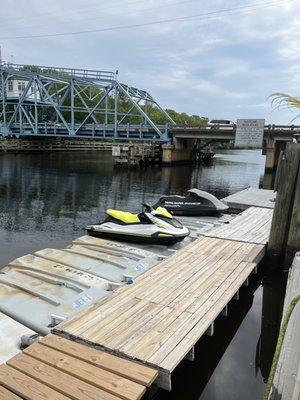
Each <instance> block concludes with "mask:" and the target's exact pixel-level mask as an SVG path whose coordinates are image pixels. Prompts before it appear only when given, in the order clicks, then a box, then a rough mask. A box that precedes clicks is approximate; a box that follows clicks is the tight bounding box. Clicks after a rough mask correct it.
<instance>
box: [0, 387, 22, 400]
mask: <svg viewBox="0 0 300 400" xmlns="http://www.w3.org/2000/svg"><path fill="white" fill-rule="evenodd" d="M0 399H2V400H22V399H21V397H19V396H17V395H16V394H14V393H12V392H11V391H10V390H8V389H5V387H3V386H0Z"/></svg>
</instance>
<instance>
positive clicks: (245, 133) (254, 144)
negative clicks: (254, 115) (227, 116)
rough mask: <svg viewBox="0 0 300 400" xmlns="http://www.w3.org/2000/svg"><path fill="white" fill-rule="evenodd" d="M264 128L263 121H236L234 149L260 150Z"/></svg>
mask: <svg viewBox="0 0 300 400" xmlns="http://www.w3.org/2000/svg"><path fill="white" fill-rule="evenodd" d="M264 126H265V120H264V119H238V120H237V125H236V134H235V142H234V147H239V148H246V149H257V148H262V142H263V136H264Z"/></svg>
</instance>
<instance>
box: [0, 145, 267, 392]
mask: <svg viewBox="0 0 300 400" xmlns="http://www.w3.org/2000/svg"><path fill="white" fill-rule="evenodd" d="M263 172H264V156H262V155H261V152H260V151H256V150H253V151H247V150H228V151H223V152H222V153H220V154H217V155H216V156H215V159H214V161H213V164H212V165H211V166H209V167H202V166H199V167H191V166H182V167H176V168H163V169H159V168H158V167H155V168H150V169H148V170H146V171H140V170H136V171H126V170H124V171H115V170H114V168H113V161H112V159H111V157H110V156H109V155H107V154H103V153H100V152H97V153H91V152H80V153H40V154H3V153H2V154H0V250H1V251H0V266H4V265H5V264H6V263H8V262H9V261H11V260H13V259H14V258H16V257H19V256H22V255H24V254H27V253H32V252H34V251H37V250H39V249H42V248H45V247H59V248H61V247H64V246H66V245H68V244H69V243H70V241H71V240H72V239H74V238H75V237H78V236H80V235H82V234H83V233H84V231H83V230H82V227H83V226H85V225H86V224H87V223H92V222H96V221H98V220H99V219H101V218H102V217H103V215H104V211H105V209H106V208H108V207H111V208H120V209H128V210H131V211H140V207H141V203H142V202H145V201H146V202H149V203H152V202H155V201H156V200H157V199H158V198H159V197H160V195H162V194H169V193H177V194H184V193H185V191H186V190H187V189H189V188H190V187H198V188H200V189H203V190H207V191H210V192H211V193H213V194H215V195H216V196H217V197H219V198H221V197H224V196H227V195H228V194H231V193H234V192H237V191H239V190H242V189H244V188H245V187H247V186H253V187H259V186H260V185H261V183H262V179H263ZM264 279H265V278H264ZM262 297H263V289H262V286H261V285H260V281H259V280H258V279H256V280H253V281H252V283H251V285H250V288H247V289H244V290H243V293H242V298H241V301H239V302H234V303H233V304H232V305H231V312H230V315H229V317H228V318H223V319H220V321H219V320H218V321H217V324H216V334H215V335H214V336H213V337H211V338H210V337H207V338H204V339H203V340H201V341H200V342H199V343H198V345H197V348H196V360H195V361H194V362H188V361H185V362H184V363H183V364H182V366H180V368H179V369H178V371H175V375H174V389H175V390H173V391H172V392H171V393H166V392H159V393H158V394H157V398H158V399H188V400H194V399H195V400H196V399H201V400H204V399H205V400H227V399H228V400H235V399H245V400H248V399H249V400H250V399H251V400H252V399H259V398H260V396H261V393H262V390H263V386H264V384H263V377H262V374H261V370H263V368H262V365H263V364H264V362H265V360H266V359H267V358H268V357H269V354H270V351H269V352H268V354H267V355H266V356H265V357H263V358H264V360H262V357H261V354H262V353H263V352H262V351H261V346H260V343H261V341H259V338H260V335H261V313H262ZM271 347H272V346H271ZM266 370H268V368H266ZM263 374H264V375H266V372H263ZM209 378H210V379H209Z"/></svg>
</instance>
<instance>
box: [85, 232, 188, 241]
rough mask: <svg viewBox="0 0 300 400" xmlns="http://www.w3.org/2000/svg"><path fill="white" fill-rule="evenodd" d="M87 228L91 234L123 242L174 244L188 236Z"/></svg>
mask: <svg viewBox="0 0 300 400" xmlns="http://www.w3.org/2000/svg"><path fill="white" fill-rule="evenodd" d="M86 230H87V232H88V234H89V235H90V236H94V237H101V238H104V237H105V238H107V239H112V240H119V241H122V242H130V243H145V244H162V245H172V244H175V243H178V242H181V241H182V240H183V239H184V238H185V237H186V235H182V236H171V235H170V236H161V235H159V234H156V233H155V234H153V235H151V236H142V235H131V234H126V233H118V232H105V231H95V230H93V229H86Z"/></svg>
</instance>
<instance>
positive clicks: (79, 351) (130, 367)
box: [40, 334, 158, 386]
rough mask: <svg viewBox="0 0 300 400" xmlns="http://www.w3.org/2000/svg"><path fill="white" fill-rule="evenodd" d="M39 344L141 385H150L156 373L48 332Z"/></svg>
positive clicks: (150, 369) (145, 367)
mask: <svg viewBox="0 0 300 400" xmlns="http://www.w3.org/2000/svg"><path fill="white" fill-rule="evenodd" d="M40 344H42V345H44V346H48V347H50V348H53V349H56V350H59V351H61V352H62V353H65V354H69V355H71V356H73V357H76V358H78V359H79V360H82V361H85V362H87V363H89V364H91V365H94V366H96V367H101V368H103V369H105V370H107V371H110V372H113V373H116V374H118V375H120V376H123V377H124V378H127V379H130V380H132V381H133V382H137V383H140V384H141V385H145V386H150V385H151V384H152V383H153V381H154V380H155V378H156V377H157V375H158V373H157V371H156V370H155V369H152V368H149V367H147V366H144V365H140V364H138V363H135V362H132V361H128V360H125V359H123V358H120V357H116V356H114V355H112V354H108V353H105V352H103V351H101V350H95V349H91V348H90V347H88V346H85V345H83V344H79V343H75V342H73V341H70V340H67V339H64V338H61V337H59V336H56V335H52V334H50V335H47V336H45V337H44V338H43V339H42V340H41V341H40Z"/></svg>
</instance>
